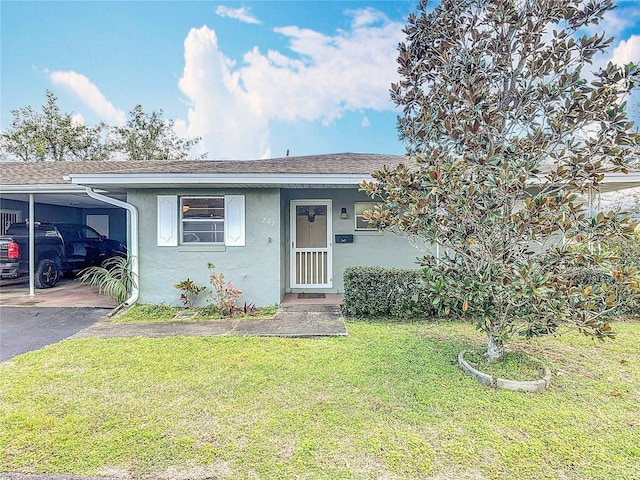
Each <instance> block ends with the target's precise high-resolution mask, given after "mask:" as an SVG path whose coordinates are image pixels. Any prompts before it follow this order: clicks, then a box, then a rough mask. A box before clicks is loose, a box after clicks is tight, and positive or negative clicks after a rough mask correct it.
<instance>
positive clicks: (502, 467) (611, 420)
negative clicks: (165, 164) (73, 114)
mask: <svg viewBox="0 0 640 480" xmlns="http://www.w3.org/2000/svg"><path fill="white" fill-rule="evenodd" d="M347 326H348V329H349V337H346V338H322V339H280V338H236V337H218V338H184V337H174V338H166V339H142V338H136V339H116V340H114V339H109V340H99V339H85V340H68V341H64V342H61V343H58V344H56V345H52V346H50V347H47V348H44V349H42V350H40V351H37V352H32V353H29V354H26V355H21V356H19V357H16V358H14V359H13V360H11V361H7V362H4V363H0V428H1V429H0V472H21V473H45V472H46V473H52V474H63V473H68V474H75V475H94V476H98V475H104V476H112V477H119V478H144V479H151V478H154V479H169V478H171V479H193V480H197V479H213V478H216V479H281V478H282V479H294V478H300V479H302V478H304V479H316V478H317V479H418V478H432V479H439V480H444V479H474V480H478V479H485V478H487V479H504V478H513V479H542V478H553V479H558V478H561V479H638V478H640V349H639V347H638V338H640V323H637V322H627V323H617V324H616V325H615V326H616V328H617V330H618V331H619V337H618V339H617V340H615V341H614V342H607V343H604V344H595V345H594V344H593V343H592V342H591V341H590V340H589V339H587V338H584V337H580V336H577V335H574V334H570V335H566V336H563V337H561V338H559V339H555V338H551V339H544V340H536V341H534V342H532V343H530V344H526V343H522V344H519V345H521V346H523V347H524V348H526V350H527V352H529V353H531V354H533V355H535V356H537V357H538V358H544V359H546V360H547V362H548V364H549V366H550V367H551V368H552V370H553V373H554V375H553V380H552V386H551V388H550V390H548V391H547V392H546V393H544V394H525V393H517V392H509V391H494V390H491V389H488V388H486V387H483V386H481V385H480V384H478V383H476V382H475V380H473V379H472V378H470V377H468V376H466V375H464V374H463V373H462V372H461V371H460V370H459V369H458V367H457V366H456V365H455V364H454V361H455V358H456V355H457V353H458V351H459V350H461V349H462V348H472V347H475V346H479V345H481V343H482V342H483V339H482V336H481V335H480V334H478V333H476V332H475V331H474V330H473V328H472V327H471V326H468V325H465V324H459V323H433V322H431V323H428V322H424V323H403V324H397V323H396V324H385V323H366V322H358V321H349V322H348V325H347ZM578 347H579V348H578Z"/></svg>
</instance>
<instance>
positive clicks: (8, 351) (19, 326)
mask: <svg viewBox="0 0 640 480" xmlns="http://www.w3.org/2000/svg"><path fill="white" fill-rule="evenodd" d="M109 311H110V309H107V308H86V307H73V308H70V307H2V308H0V361H4V360H7V359H9V358H11V357H14V356H16V355H19V354H21V353H26V352H29V351H32V350H37V349H39V348H42V347H44V346H45V345H50V344H52V343H56V342H59V341H60V340H63V339H65V338H67V337H70V336H71V335H74V334H76V333H78V332H79V331H80V330H82V329H84V328H87V327H89V326H91V325H93V324H94V323H96V322H97V321H98V320H100V319H101V318H102V317H103V316H104V315H106V314H107V313H109Z"/></svg>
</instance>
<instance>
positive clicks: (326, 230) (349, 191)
mask: <svg viewBox="0 0 640 480" xmlns="http://www.w3.org/2000/svg"><path fill="white" fill-rule="evenodd" d="M406 161H407V158H406V157H404V156H397V155H374V154H354V153H344V154H335V155H314V156H305V157H285V158H278V159H265V160H249V161H226V160H225V161H204V160H200V161H166V162H165V161H158V162H129V161H121V162H62V163H14V162H10V163H3V177H2V185H1V187H2V188H1V189H0V211H2V209H3V208H5V205H6V203H7V201H13V202H16V201H18V200H16V198H17V197H18V196H20V195H23V196H24V195H27V194H28V195H29V196H30V202H31V203H34V198H35V200H37V199H38V198H40V197H46V198H50V197H49V196H50V195H55V194H56V192H57V195H58V198H59V199H64V198H67V197H65V195H67V196H68V195H80V194H81V193H82V195H84V197H85V199H91V200H92V201H99V202H103V205H104V206H105V207H109V210H108V211H111V212H112V214H113V215H114V217H113V218H114V219H116V220H115V221H118V220H117V218H119V217H118V215H124V214H125V213H124V212H127V213H126V216H127V243H128V246H129V252H130V254H131V255H132V256H134V259H135V262H134V265H135V270H136V272H137V274H138V276H139V282H138V283H139V288H138V291H136V292H134V295H133V296H132V299H130V300H132V301H133V300H138V301H140V302H142V303H167V304H173V305H177V304H179V303H180V300H179V296H180V292H179V291H177V290H176V289H175V288H174V287H173V285H174V284H176V283H178V282H180V281H181V280H186V279H187V278H189V279H191V280H193V281H194V282H195V283H196V284H197V285H202V286H208V285H209V270H208V268H207V265H208V264H209V263H212V264H214V265H215V269H216V271H217V272H219V273H222V274H224V276H225V279H226V280H228V281H231V282H233V283H234V284H235V286H236V287H237V288H239V289H240V290H242V291H243V298H242V300H241V301H246V302H248V303H255V304H256V305H272V304H277V303H280V302H281V300H282V299H283V297H284V295H285V294H286V293H289V292H291V293H302V292H305V293H307V292H317V293H341V292H343V290H344V284H343V272H344V270H345V269H346V268H347V267H349V266H357V265H372V266H373V265H375V266H383V267H401V268H415V267H416V259H417V257H419V256H421V255H422V254H424V252H423V251H421V250H418V249H417V248H416V247H415V246H413V245H412V243H410V242H409V241H407V239H406V238H404V237H401V236H398V235H395V234H393V233H390V232H379V231H377V230H376V229H373V228H370V227H369V225H368V223H367V222H366V221H365V220H364V219H363V217H362V213H363V212H364V211H365V210H366V209H368V208H370V207H371V206H372V200H371V199H370V198H369V197H367V196H366V195H365V194H364V193H363V192H360V191H359V189H358V184H359V183H360V182H361V181H362V180H363V179H371V172H373V171H375V170H378V169H380V168H382V167H383V166H384V165H387V166H390V167H393V166H395V165H397V164H399V163H401V162H406ZM638 185H640V176H639V175H638V174H632V175H630V176H625V175H612V176H610V177H608V178H607V186H606V188H607V189H610V190H619V189H624V188H630V187H634V186H638ZM61 202H62V203H64V200H58V204H60V203H61ZM23 203H24V200H23ZM94 207H95V205H94ZM69 208H71V206H69ZM113 209H115V212H118V213H117V214H116V213H114V210H113ZM31 211H32V212H33V210H31ZM40 211H42V212H44V210H42V209H41V210H40ZM37 213H38V211H37V210H36V214H35V215H32V216H33V218H35V219H36V220H40V219H41V218H39V216H38V214H37ZM109 220H111V217H110V218H109ZM435 253H436V252H434V254H435Z"/></svg>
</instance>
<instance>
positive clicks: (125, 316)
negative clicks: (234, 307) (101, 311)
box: [111, 304, 278, 323]
mask: <svg viewBox="0 0 640 480" xmlns="http://www.w3.org/2000/svg"><path fill="white" fill-rule="evenodd" d="M277 310H278V306H277V305H271V306H268V307H258V308H256V309H255V311H254V312H252V314H251V315H247V314H244V313H243V312H242V311H240V312H238V314H237V315H234V316H233V318H235V319H247V318H254V319H258V318H273V316H274V315H275V314H276V311H277ZM177 316H179V317H180V318H179V319H178V318H176V317H177ZM222 318H228V317H224V316H223V315H222V314H220V312H219V311H218V309H217V308H216V307H215V306H211V305H210V306H208V307H203V308H195V309H185V308H179V307H172V306H170V305H164V304H159V305H145V304H136V305H134V306H133V307H131V308H130V309H128V310H127V311H125V312H124V313H122V314H120V315H116V316H115V317H113V318H112V319H111V321H112V322H114V323H156V322H157V323H162V322H175V321H177V320H179V321H183V322H189V321H192V322H199V321H203V320H218V319H222Z"/></svg>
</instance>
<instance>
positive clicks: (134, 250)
mask: <svg viewBox="0 0 640 480" xmlns="http://www.w3.org/2000/svg"><path fill="white" fill-rule="evenodd" d="M85 189H86V192H87V195H89V196H90V197H91V198H95V199H96V200H100V201H101V202H105V203H109V204H111V205H115V206H116V207H120V208H124V209H126V210H127V211H128V212H129V213H130V214H131V235H130V240H131V245H130V248H129V249H128V250H129V251H130V253H129V258H130V259H131V273H132V274H133V278H134V279H135V281H134V282H133V288H132V289H131V295H130V296H129V298H127V299H126V300H125V302H124V305H125V306H131V305H133V304H134V303H136V302H137V301H138V296H139V295H140V287H139V286H138V282H139V279H140V275H139V273H140V267H139V265H138V250H139V248H138V209H137V208H136V207H135V206H134V205H131V204H130V203H127V202H123V201H121V200H117V199H115V198H111V197H107V196H106V195H102V194H100V193H97V192H95V191H94V190H93V188H92V187H85Z"/></svg>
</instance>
